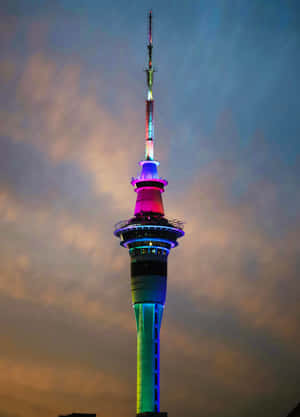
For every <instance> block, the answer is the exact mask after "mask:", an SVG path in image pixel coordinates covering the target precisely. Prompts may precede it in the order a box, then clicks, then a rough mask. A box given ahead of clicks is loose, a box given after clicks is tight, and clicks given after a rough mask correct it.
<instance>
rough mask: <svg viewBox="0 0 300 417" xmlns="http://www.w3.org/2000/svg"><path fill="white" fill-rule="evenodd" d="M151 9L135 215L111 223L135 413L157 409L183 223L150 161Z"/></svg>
mask: <svg viewBox="0 0 300 417" xmlns="http://www.w3.org/2000/svg"><path fill="white" fill-rule="evenodd" d="M152 48H153V45H152V13H151V11H150V12H149V31H148V67H147V68H146V70H145V71H146V76H147V100H146V150H145V159H144V160H143V161H141V162H140V166H141V173H140V175H139V176H138V177H136V178H132V181H131V184H132V185H133V187H134V190H135V192H136V193H137V199H136V204H135V210H134V217H132V218H130V219H129V220H126V221H122V222H119V223H117V224H116V226H115V232H114V234H115V236H117V237H118V238H120V245H121V246H123V247H125V248H127V249H128V250H129V256H130V260H131V293H132V303H133V308H134V312H135V318H136V324H137V416H140V417H141V416H149V417H150V416H157V417H158V416H160V417H163V416H166V415H167V413H161V412H160V388H159V386H160V384H159V381H160V360H159V359H160V326H161V321H162V316H163V310H164V305H165V301H166V290H167V260H168V255H169V252H170V250H171V249H172V248H174V247H175V246H177V239H178V238H179V237H181V236H183V235H184V232H183V227H182V223H181V222H180V221H178V220H170V219H167V218H166V217H165V215H164V207H163V201H162V193H163V192H164V189H165V186H166V185H167V184H168V182H167V181H166V180H164V179H162V178H160V177H159V176H158V166H159V162H158V161H156V160H154V146H153V144H154V117H153V115H154V101H153V95H152V86H153V73H154V69H153V66H152Z"/></svg>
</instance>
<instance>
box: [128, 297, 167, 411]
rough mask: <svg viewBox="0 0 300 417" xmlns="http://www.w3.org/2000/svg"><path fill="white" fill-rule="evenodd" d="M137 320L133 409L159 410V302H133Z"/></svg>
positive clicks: (160, 308) (161, 307) (160, 314)
mask: <svg viewBox="0 0 300 417" xmlns="http://www.w3.org/2000/svg"><path fill="white" fill-rule="evenodd" d="M134 311H135V317H136V323H137V413H145V412H159V410H160V398H159V397H160V392H159V391H160V390H159V332H160V325H161V320H162V315H163V306H162V305H161V304H154V303H140V304H134Z"/></svg>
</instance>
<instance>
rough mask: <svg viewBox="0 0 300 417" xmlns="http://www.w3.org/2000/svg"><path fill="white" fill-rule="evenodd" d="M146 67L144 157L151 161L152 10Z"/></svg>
mask: <svg viewBox="0 0 300 417" xmlns="http://www.w3.org/2000/svg"><path fill="white" fill-rule="evenodd" d="M148 19H149V23H148V25H149V26H148V45H147V47H148V68H147V69H146V70H145V71H146V73H147V87H148V92H147V100H146V152H145V159H146V160H148V161H149V160H150V161H153V159H154V149H153V140H154V117H153V109H154V101H153V95H152V86H153V73H154V70H153V67H152V48H153V45H152V10H150V11H149V14H148Z"/></svg>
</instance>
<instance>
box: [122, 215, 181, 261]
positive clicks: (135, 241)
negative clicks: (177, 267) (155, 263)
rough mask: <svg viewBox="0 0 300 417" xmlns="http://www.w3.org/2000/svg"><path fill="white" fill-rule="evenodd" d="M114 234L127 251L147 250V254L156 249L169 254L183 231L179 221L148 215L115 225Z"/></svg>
mask: <svg viewBox="0 0 300 417" xmlns="http://www.w3.org/2000/svg"><path fill="white" fill-rule="evenodd" d="M114 234H115V236H117V237H119V238H120V245H121V246H123V247H126V248H128V249H129V250H132V249H135V248H141V249H147V248H148V249H149V250H150V252H149V253H155V252H153V250H154V248H157V249H161V250H162V251H165V250H166V251H167V252H168V253H169V251H170V249H171V248H174V247H175V246H177V244H178V243H177V239H178V238H179V237H182V236H183V235H184V231H183V223H182V222H181V221H179V220H169V219H166V218H165V217H162V216H153V215H150V214H149V215H145V216H135V217H133V218H131V219H129V220H125V221H121V222H119V223H117V224H116V225H115V232H114ZM145 253H146V252H145Z"/></svg>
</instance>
